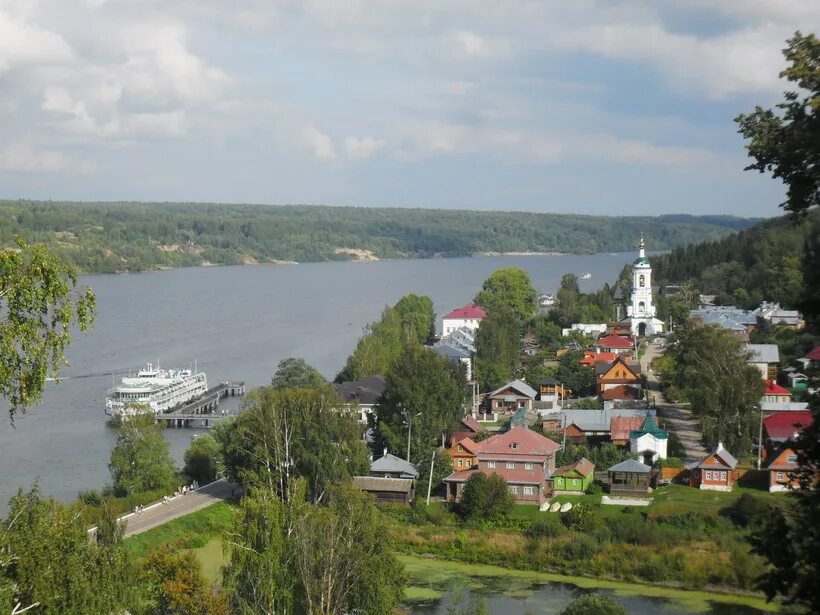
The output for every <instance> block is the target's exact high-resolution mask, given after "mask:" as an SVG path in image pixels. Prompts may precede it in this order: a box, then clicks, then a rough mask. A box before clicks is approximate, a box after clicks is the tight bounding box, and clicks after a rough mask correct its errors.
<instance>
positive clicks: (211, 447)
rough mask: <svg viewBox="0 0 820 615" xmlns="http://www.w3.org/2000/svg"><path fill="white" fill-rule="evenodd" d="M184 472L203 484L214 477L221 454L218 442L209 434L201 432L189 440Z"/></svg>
mask: <svg viewBox="0 0 820 615" xmlns="http://www.w3.org/2000/svg"><path fill="white" fill-rule="evenodd" d="M184 459H185V468H184V470H183V471H184V472H185V474H186V475H187V476H188V477H189V478H190V479H191V480H195V481H197V482H199V483H200V484H202V485H204V484H206V483H210V482H211V481H213V480H214V479H216V474H217V472H219V470H220V464H221V455H220V451H219V443H218V442H217V441H216V439H215V438H214V437H213V436H211V435H210V434H203V435H200V436H197V438H196V439H195V440H194V441H193V442H191V446H189V447H188V450H186V451H185V457H184Z"/></svg>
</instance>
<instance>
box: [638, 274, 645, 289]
mask: <svg viewBox="0 0 820 615" xmlns="http://www.w3.org/2000/svg"><path fill="white" fill-rule="evenodd" d="M638 286H640V287H641V288H643V287H644V286H646V279H645V278H644V276H643V274H641V275H639V276H638Z"/></svg>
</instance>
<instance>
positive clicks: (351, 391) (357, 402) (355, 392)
mask: <svg viewBox="0 0 820 615" xmlns="http://www.w3.org/2000/svg"><path fill="white" fill-rule="evenodd" d="M333 386H334V387H335V388H336V392H337V393H338V394H339V397H341V398H342V400H344V402H345V403H347V404H350V406H351V407H354V408H356V409H357V410H358V414H359V422H360V423H367V417H368V416H369V415H370V414H372V413H373V410H374V408H375V407H376V403H377V402H378V401H379V398H381V396H382V395H383V394H384V390H385V389H386V388H387V381H386V380H385V377H384V376H370V377H369V378H365V379H363V380H348V381H346V382H340V383H338V384H334V385H333Z"/></svg>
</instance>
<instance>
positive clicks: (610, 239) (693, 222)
mask: <svg viewBox="0 0 820 615" xmlns="http://www.w3.org/2000/svg"><path fill="white" fill-rule="evenodd" d="M754 222H755V221H754V220H751V219H747V218H736V217H731V216H688V215H667V216H658V217H649V216H643V217H638V216H635V217H618V218H615V217H606V216H578V215H568V214H563V215H558V214H536V213H526V212H488V211H455V210H437V209H401V208H365V207H325V206H306V205H287V206H267V205H229V204H201V203H130V202H123V203H61V202H35V201H0V245H8V244H10V243H11V242H13V240H14V237H16V236H22V237H25V238H26V239H28V240H31V241H39V242H43V243H45V244H48V245H49V246H50V247H51V248H52V249H54V250H55V251H57V252H58V253H60V254H62V255H63V256H64V257H66V258H67V259H68V260H70V261H72V262H74V263H75V264H76V265H77V267H78V268H79V269H80V270H82V271H87V272H117V271H140V270H145V269H157V268H162V267H183V266H198V265H204V264H240V263H257V262H276V261H297V262H311V261H327V260H350V259H356V258H407V257H434V256H465V255H472V254H477V253H484V252H575V253H593V252H614V251H621V250H629V249H634V248H635V244H636V238H637V237H638V235H639V233H641V232H643V233H644V235H645V236H646V237H647V241H648V243H649V246H650V248H651V249H653V250H664V249H672V248H674V247H676V246H680V245H683V244H686V243H690V242H693V241H698V240H714V239H718V238H721V237H724V236H725V235H727V234H729V233H732V232H735V231H738V230H742V229H745V228H748V227H749V226H751V225H752V224H754Z"/></svg>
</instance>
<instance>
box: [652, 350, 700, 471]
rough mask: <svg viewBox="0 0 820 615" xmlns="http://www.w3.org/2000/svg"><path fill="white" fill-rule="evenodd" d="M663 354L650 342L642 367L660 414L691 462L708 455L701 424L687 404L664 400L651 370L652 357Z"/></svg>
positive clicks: (658, 383) (686, 461)
mask: <svg viewBox="0 0 820 615" xmlns="http://www.w3.org/2000/svg"><path fill="white" fill-rule="evenodd" d="M661 354H663V352H662V350H661V347H660V346H659V345H658V344H657V343H655V342H653V343H650V344H649V346H648V347H647V349H646V353H644V356H643V358H642V360H641V369H642V370H643V372H644V373H645V374H646V375H647V381H648V384H649V388H650V394H651V395H652V396H653V399H654V402H655V407H656V408H657V409H658V414H659V415H660V416H662V417H663V418H665V419H668V420H669V422H670V423H671V424H672V428H673V429H674V430H675V433H677V434H678V438H679V439H680V441H681V444H682V445H683V448H684V449H685V451H686V458H685V459H684V462H685V463H691V462H693V461H699V460H700V459H702V458H703V457H704V456H705V455H706V449H705V448H703V444H701V440H702V438H703V435H702V434H701V432H700V424H699V423H698V421H697V419H695V418H694V417H693V416H692V411H691V409H690V408H689V406H687V405H685V404H670V403H667V402H666V401H664V399H663V395H662V394H661V392H660V382H659V381H658V379H657V376H656V375H655V374H653V373H650V372H649V364H650V363H651V362H652V359H654V358H655V357H657V356H660V355H661Z"/></svg>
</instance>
